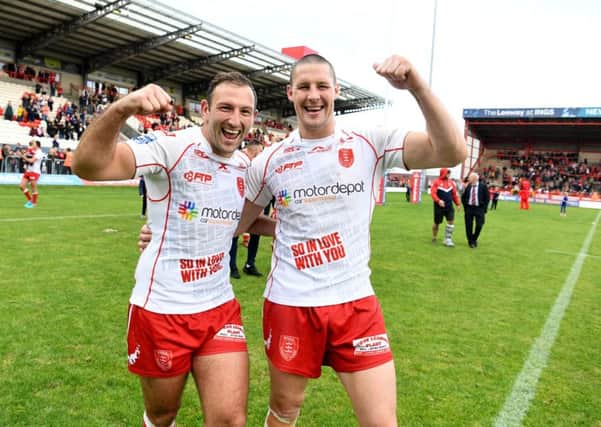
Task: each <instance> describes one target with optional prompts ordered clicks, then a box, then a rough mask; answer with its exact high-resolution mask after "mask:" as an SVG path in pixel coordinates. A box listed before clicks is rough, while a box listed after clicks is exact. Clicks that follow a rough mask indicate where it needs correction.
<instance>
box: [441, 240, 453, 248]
mask: <svg viewBox="0 0 601 427" xmlns="http://www.w3.org/2000/svg"><path fill="white" fill-rule="evenodd" d="M444 245H445V246H448V247H450V248H452V247H453V246H455V243H453V241H452V240H451V239H444Z"/></svg>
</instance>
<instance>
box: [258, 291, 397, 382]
mask: <svg viewBox="0 0 601 427" xmlns="http://www.w3.org/2000/svg"><path fill="white" fill-rule="evenodd" d="M263 338H264V340H265V352H266V353H267V357H268V358H269V360H270V361H271V363H272V364H273V365H274V366H275V367H276V368H278V369H279V370H280V371H282V372H288V373H291V374H297V375H302V376H304V377H308V378H318V377H319V376H320V375H321V366H322V365H327V366H331V367H332V368H333V369H334V370H335V371H336V372H356V371H362V370H365V369H369V368H373V367H375V366H379V365H382V364H384V363H386V362H389V361H390V360H392V352H391V350H390V345H389V342H388V336H387V335H386V327H385V325H384V317H383V315H382V309H381V308H380V303H379V302H378V299H377V298H376V297H375V296H369V297H366V298H362V299H359V300H356V301H351V302H347V303H344V304H337V305H327V306H322V307H293V306H287V305H280V304H276V303H273V302H270V301H268V300H265V302H264V303H263Z"/></svg>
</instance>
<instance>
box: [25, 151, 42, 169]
mask: <svg viewBox="0 0 601 427" xmlns="http://www.w3.org/2000/svg"><path fill="white" fill-rule="evenodd" d="M33 158H34V160H35V161H34V162H33V163H29V164H28V165H27V171H28V172H35V173H37V174H41V173H42V160H43V159H44V152H43V151H42V150H41V149H40V148H36V149H35V151H34V153H33Z"/></svg>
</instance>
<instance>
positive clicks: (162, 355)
mask: <svg viewBox="0 0 601 427" xmlns="http://www.w3.org/2000/svg"><path fill="white" fill-rule="evenodd" d="M172 359H173V353H171V350H155V351H154V362H155V363H156V364H157V366H158V367H159V368H161V370H162V371H168V370H170V369H171V366H173V360H172Z"/></svg>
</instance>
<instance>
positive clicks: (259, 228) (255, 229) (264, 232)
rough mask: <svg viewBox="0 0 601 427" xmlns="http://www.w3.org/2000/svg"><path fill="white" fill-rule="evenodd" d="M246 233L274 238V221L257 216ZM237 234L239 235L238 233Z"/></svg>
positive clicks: (263, 216)
mask: <svg viewBox="0 0 601 427" xmlns="http://www.w3.org/2000/svg"><path fill="white" fill-rule="evenodd" d="M246 231H247V232H248V233H251V234H258V235H260V236H271V237H274V236H275V220H274V219H272V218H269V217H267V216H265V215H259V216H258V217H257V219H256V220H255V222H253V223H252V224H251V225H250V227H248V230H246ZM238 234H239V233H238Z"/></svg>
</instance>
